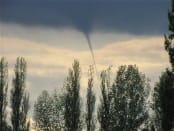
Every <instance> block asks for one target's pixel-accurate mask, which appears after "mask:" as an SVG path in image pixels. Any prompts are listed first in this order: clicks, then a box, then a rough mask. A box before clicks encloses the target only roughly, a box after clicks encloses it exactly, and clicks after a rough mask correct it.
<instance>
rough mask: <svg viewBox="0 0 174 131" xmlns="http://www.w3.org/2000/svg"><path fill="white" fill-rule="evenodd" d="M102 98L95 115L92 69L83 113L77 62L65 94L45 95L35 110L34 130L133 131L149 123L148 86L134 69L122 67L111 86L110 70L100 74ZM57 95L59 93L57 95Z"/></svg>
mask: <svg viewBox="0 0 174 131" xmlns="http://www.w3.org/2000/svg"><path fill="white" fill-rule="evenodd" d="M100 78H101V86H100V89H101V98H100V104H99V106H98V108H97V117H96V113H95V101H96V96H95V94H94V91H93V88H94V87H93V84H94V78H93V68H92V67H90V69H89V78H88V88H87V95H86V111H85V112H83V110H82V107H81V106H82V101H81V98H80V95H79V91H80V65H79V62H78V61H77V60H75V61H74V63H73V66H72V69H70V70H69V75H68V77H67V79H66V81H65V84H64V93H63V94H57V93H53V94H52V95H51V96H50V95H49V93H48V92H47V91H43V92H42V94H41V95H40V96H39V97H38V99H37V101H36V103H35V106H34V118H35V121H36V124H35V127H36V129H38V130H46V131H58V130H66V131H79V130H82V129H86V130H87V131H94V130H95V129H96V127H97V120H98V122H99V125H98V127H99V128H100V130H101V131H117V130H118V131H134V130H138V129H139V128H140V126H141V125H142V124H144V123H145V122H146V121H147V120H148V108H147V101H146V100H147V98H148V96H149V88H150V86H149V82H148V80H147V79H146V77H145V75H143V74H142V73H140V72H139V70H138V68H137V67H136V66H135V65H129V66H121V67H119V70H118V72H117V75H116V78H115V80H114V82H113V83H112V84H111V80H110V79H111V78H110V67H109V68H108V69H107V70H105V71H102V73H101V76H100ZM55 92H56V91H55Z"/></svg>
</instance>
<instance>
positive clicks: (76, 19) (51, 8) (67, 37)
mask: <svg viewBox="0 0 174 131" xmlns="http://www.w3.org/2000/svg"><path fill="white" fill-rule="evenodd" d="M14 1H15V2H14ZM169 8H170V1H169V0H165V1H162V0H158V1H157V0H146V1H145V0H141V1H137V0H133V1H132V2H130V1H127V0H124V1H122V2H121V1H120V0H112V1H111V0H110V1H109V2H106V0H101V1H100V0H96V1H93V2H92V1H90V0H89V1H86V0H84V1H78V0H73V2H72V1H71V2H70V1H68V0H66V1H63V0H57V1H56V0H51V1H48V0H43V1H41V0H37V1H35V0H25V1H22V0H13V1H12V0H6V1H4V0H0V56H5V57H6V59H7V60H8V63H9V83H11V80H12V77H13V76H14V65H15V61H16V58H17V57H18V56H23V57H24V58H25V59H26V61H27V82H26V83H27V89H28V91H29V93H30V103H31V107H32V106H33V103H34V101H35V100H36V98H37V96H38V95H40V94H41V92H42V91H43V90H49V91H53V90H54V89H58V90H59V89H60V88H62V86H63V82H64V80H65V79H66V76H67V75H68V68H70V67H71V65H72V63H73V60H74V59H78V60H79V62H80V65H81V69H82V75H81V94H82V95H83V96H84V95H86V92H85V89H86V86H87V76H88V68H89V65H91V64H93V60H92V57H91V53H90V50H89V47H88V44H87V40H86V37H85V35H86V34H88V35H89V36H90V39H91V42H92V46H93V51H94V55H95V60H96V66H97V70H98V72H101V71H102V70H104V69H106V68H107V67H108V66H109V65H112V67H113V68H112V71H113V73H115V74H116V71H117V69H118V66H120V65H125V64H126V65H128V64H133V65H134V64H136V65H137V66H138V67H139V70H140V71H141V72H142V73H145V74H146V76H147V77H149V78H150V79H151V83H155V82H156V81H157V80H158V78H159V76H160V74H161V72H162V71H164V70H165V68H167V67H170V65H169V61H168V55H167V53H166V52H165V50H164V38H163V34H164V33H168V21H167V11H168V9H169ZM96 83H97V84H96V87H95V91H96V94H99V93H98V92H99V83H98V79H97V78H96ZM9 88H11V84H9Z"/></svg>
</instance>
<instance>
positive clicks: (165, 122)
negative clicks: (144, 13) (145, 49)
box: [153, 0, 174, 131]
mask: <svg viewBox="0 0 174 131" xmlns="http://www.w3.org/2000/svg"><path fill="white" fill-rule="evenodd" d="M168 20H169V31H170V34H169V35H168V36H167V35H164V38H165V41H164V46H165V50H166V51H167V52H168V55H169V61H170V63H171V67H172V70H169V69H167V70H166V72H164V73H163V74H162V76H161V77H160V80H159V82H158V83H157V84H156V86H155V88H154V94H153V99H154V111H155V113H156V117H155V123H156V128H158V130H162V131H169V130H171V129H172V128H173V126H174V125H173V123H174V119H173V118H172V115H173V113H174V107H173V105H172V104H171V103H173V102H174V98H173V96H174V91H173V90H174V79H173V78H174V74H173V72H174V43H173V42H174V41H173V38H174V0H172V9H171V10H169V12H168Z"/></svg>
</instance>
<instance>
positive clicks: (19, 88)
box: [11, 57, 29, 131]
mask: <svg viewBox="0 0 174 131" xmlns="http://www.w3.org/2000/svg"><path fill="white" fill-rule="evenodd" d="M25 83H26V61H25V59H24V58H20V57H18V58H17V61H16V65H15V78H14V79H13V88H12V90H11V108H12V113H11V123H12V128H13V131H26V130H27V129H28V128H29V127H27V125H29V124H27V122H26V118H27V113H28V108H29V96H28V95H27V93H26V91H25V88H26V85H25Z"/></svg>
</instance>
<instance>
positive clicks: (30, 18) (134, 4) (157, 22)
mask: <svg viewBox="0 0 174 131" xmlns="http://www.w3.org/2000/svg"><path fill="white" fill-rule="evenodd" d="M99 1H100V0H97V1H91V0H90V1H86V0H83V1H77V0H73V1H63V0H49V1H48V0H13V1H12V0H0V22H3V23H17V24H21V25H24V26H44V27H45V26H46V27H52V28H69V27H73V28H76V29H78V30H79V31H81V32H83V33H85V34H89V33H90V32H91V31H92V30H93V29H97V30H100V31H119V32H128V33H130V34H137V35H141V34H148V35H150V34H163V33H165V32H166V31H167V10H168V8H169V7H170V2H169V0H167V1H157V0H153V1H150V0H146V1H144V0H141V1H137V0H133V1H127V0H126V1H125V0H124V1H120V0H112V1H109V2H108V1H107V2H106V0H102V2H99Z"/></svg>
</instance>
